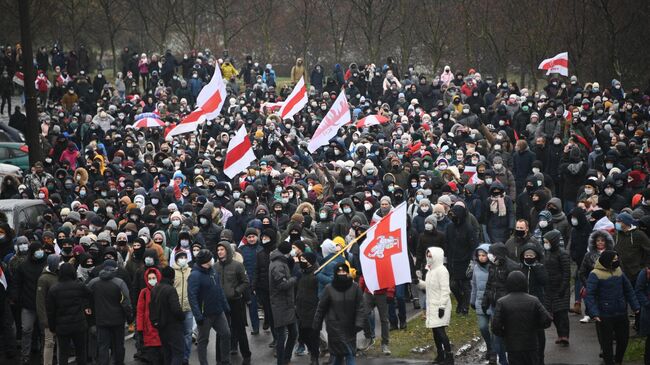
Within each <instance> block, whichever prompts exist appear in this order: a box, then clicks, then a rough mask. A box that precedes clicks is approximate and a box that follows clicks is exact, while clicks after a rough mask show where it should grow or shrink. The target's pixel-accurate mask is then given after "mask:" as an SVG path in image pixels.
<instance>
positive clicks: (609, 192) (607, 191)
mask: <svg viewBox="0 0 650 365" xmlns="http://www.w3.org/2000/svg"><path fill="white" fill-rule="evenodd" d="M612 194H614V188H605V195H607V196H612Z"/></svg>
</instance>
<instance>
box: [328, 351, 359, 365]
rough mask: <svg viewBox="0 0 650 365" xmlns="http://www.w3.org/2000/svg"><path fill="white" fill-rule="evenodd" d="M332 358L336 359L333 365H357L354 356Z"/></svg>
mask: <svg viewBox="0 0 650 365" xmlns="http://www.w3.org/2000/svg"><path fill="white" fill-rule="evenodd" d="M332 357H333V358H334V360H332V365H343V361H345V364H346V365H355V360H354V354H347V355H336V356H332Z"/></svg>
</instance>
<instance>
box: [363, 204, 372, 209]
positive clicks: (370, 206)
mask: <svg viewBox="0 0 650 365" xmlns="http://www.w3.org/2000/svg"><path fill="white" fill-rule="evenodd" d="M363 207H364V208H365V209H366V210H370V209H372V204H370V203H367V204H364V205H363Z"/></svg>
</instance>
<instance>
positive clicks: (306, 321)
mask: <svg viewBox="0 0 650 365" xmlns="http://www.w3.org/2000/svg"><path fill="white" fill-rule="evenodd" d="M317 268H318V267H317V266H312V267H311V268H309V269H308V270H306V271H303V274H302V276H301V277H300V279H299V280H298V289H297V291H296V315H297V316H298V321H299V323H300V327H304V328H312V324H313V320H314V316H315V315H316V308H317V307H318V279H316V275H314V271H315V270H316V269H317Z"/></svg>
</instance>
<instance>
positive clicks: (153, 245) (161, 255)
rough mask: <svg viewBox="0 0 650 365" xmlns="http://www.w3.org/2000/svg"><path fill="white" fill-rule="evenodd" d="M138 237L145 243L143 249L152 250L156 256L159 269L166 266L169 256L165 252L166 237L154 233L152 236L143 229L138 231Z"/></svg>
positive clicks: (160, 232)
mask: <svg viewBox="0 0 650 365" xmlns="http://www.w3.org/2000/svg"><path fill="white" fill-rule="evenodd" d="M156 233H157V234H156ZM138 237H140V238H142V239H143V240H144V241H145V242H146V244H145V247H146V249H147V250H154V251H155V252H156V255H158V260H157V261H158V262H159V265H160V267H165V266H167V264H168V262H167V257H169V255H170V254H169V253H166V252H165V251H167V250H168V249H167V242H166V236H165V235H164V234H163V232H162V231H156V232H155V233H154V235H153V236H152V235H151V233H150V231H149V228H147V227H144V228H142V229H140V231H138ZM179 241H180V240H179Z"/></svg>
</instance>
